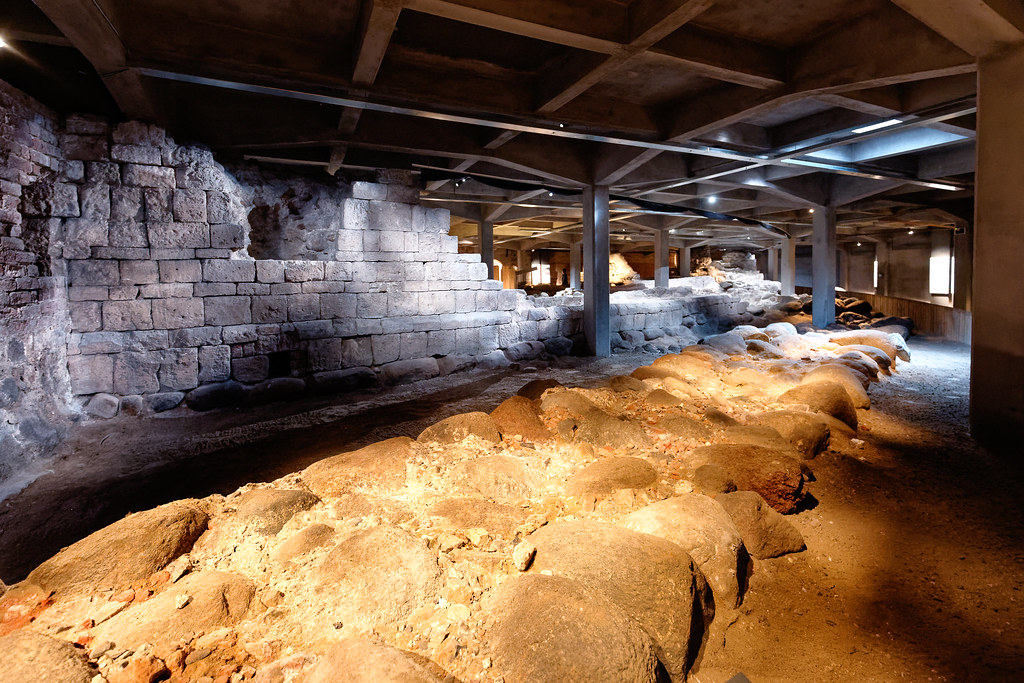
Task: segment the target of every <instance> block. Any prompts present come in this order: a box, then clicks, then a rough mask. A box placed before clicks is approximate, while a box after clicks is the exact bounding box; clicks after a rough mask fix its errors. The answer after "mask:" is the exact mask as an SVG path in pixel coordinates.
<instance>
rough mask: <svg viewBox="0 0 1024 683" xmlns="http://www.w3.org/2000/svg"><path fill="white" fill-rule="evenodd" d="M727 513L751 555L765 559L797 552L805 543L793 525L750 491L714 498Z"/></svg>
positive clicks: (804, 546)
mask: <svg viewBox="0 0 1024 683" xmlns="http://www.w3.org/2000/svg"><path fill="white" fill-rule="evenodd" d="M716 500H717V501H718V502H719V504H720V505H721V506H722V508H724V509H725V511H726V512H728V513H729V516H730V517H731V518H732V521H733V523H734V524H735V525H736V528H737V529H738V530H739V532H740V536H742V537H743V545H744V546H745V547H746V548H747V552H749V553H750V554H751V555H752V556H753V557H756V558H757V559H759V560H765V559H768V558H771V557H779V556H780V555H786V554H788V553H798V552H800V551H801V550H803V549H804V548H806V547H807V546H806V545H805V544H804V539H803V536H801V535H800V532H799V531H797V529H796V527H794V526H793V525H792V524H790V523H789V521H788V520H787V519H786V518H785V517H783V516H782V515H780V514H779V513H778V512H776V511H775V510H773V509H772V507H771V506H770V505H768V503H767V501H765V500H764V498H762V497H761V496H759V495H758V494H757V493H755V492H753V491H735V492H733V493H725V494H722V495H720V496H718V497H717V498H716Z"/></svg>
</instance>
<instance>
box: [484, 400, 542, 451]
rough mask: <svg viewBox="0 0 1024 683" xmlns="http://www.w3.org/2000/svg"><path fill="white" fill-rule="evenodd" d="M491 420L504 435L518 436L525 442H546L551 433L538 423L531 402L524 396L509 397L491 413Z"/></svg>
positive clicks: (538, 418)
mask: <svg viewBox="0 0 1024 683" xmlns="http://www.w3.org/2000/svg"><path fill="white" fill-rule="evenodd" d="M491 419H492V420H494V423H495V424H496V425H497V426H498V431H500V432H501V433H502V434H504V435H513V434H518V435H520V436H522V437H523V438H524V439H526V440H527V441H547V440H548V439H551V438H552V436H553V435H552V434H551V431H550V430H549V429H548V428H547V427H545V426H544V423H543V422H541V421H540V416H539V415H538V414H537V409H536V408H535V407H534V404H533V401H531V400H530V399H528V398H526V397H525V396H511V397H509V398H507V399H505V400H504V401H502V403H501V405H499V406H498V407H497V408H495V409H494V410H492V411H491Z"/></svg>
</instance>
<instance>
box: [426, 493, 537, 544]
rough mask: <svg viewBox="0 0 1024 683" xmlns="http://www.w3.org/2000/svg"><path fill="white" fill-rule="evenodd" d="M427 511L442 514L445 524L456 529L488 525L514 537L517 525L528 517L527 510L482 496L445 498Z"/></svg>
mask: <svg viewBox="0 0 1024 683" xmlns="http://www.w3.org/2000/svg"><path fill="white" fill-rule="evenodd" d="M427 514H428V515H429V516H430V517H440V518H441V519H442V520H443V521H444V524H445V525H446V526H449V527H451V528H454V529H459V530H461V531H465V530H466V529H486V530H487V532H488V533H491V534H496V535H500V536H503V537H504V538H512V537H513V536H514V535H515V529H516V527H518V526H519V525H520V524H522V523H523V522H525V521H526V513H525V512H523V510H522V509H520V508H514V507H512V506H511V505H502V504H501V503H492V502H490V501H487V500H480V499H479V498H446V499H445V500H442V501H440V502H439V503H436V504H435V505H434V506H433V507H431V508H430V510H429V511H428V513H427Z"/></svg>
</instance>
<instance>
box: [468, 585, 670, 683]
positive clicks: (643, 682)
mask: <svg viewBox="0 0 1024 683" xmlns="http://www.w3.org/2000/svg"><path fill="white" fill-rule="evenodd" d="M488 620H489V621H490V622H491V623H492V624H493V625H492V626H491V628H490V629H489V630H488V633H489V645H490V651H491V653H492V656H493V658H494V663H495V669H496V673H500V674H501V675H502V676H503V677H504V678H505V680H510V681H531V682H532V681H536V682H537V683H547V682H550V683H561V682H562V681H592V682H593V683H653V681H656V680H659V676H658V670H659V668H660V667H659V663H658V659H657V657H656V655H655V653H654V646H653V643H652V642H651V637H650V636H649V635H647V633H645V632H644V630H643V629H642V628H641V627H640V626H639V625H638V624H637V622H636V621H634V620H633V619H631V618H630V617H629V616H627V614H626V613H625V612H624V611H623V610H622V609H620V608H619V607H617V606H616V605H615V604H614V603H613V602H612V601H610V600H608V599H607V598H606V597H604V596H603V595H601V594H600V593H599V592H597V591H593V590H590V589H588V588H587V587H586V586H584V585H583V584H581V583H578V582H576V581H572V580H570V579H567V578H563V577H557V576H543V575H532V574H531V575H525V576H520V577H516V578H513V579H509V580H508V581H506V582H504V583H503V584H502V585H501V587H500V588H498V590H497V591H496V594H495V597H494V602H493V603H492V606H491V608H490V610H489V612H488Z"/></svg>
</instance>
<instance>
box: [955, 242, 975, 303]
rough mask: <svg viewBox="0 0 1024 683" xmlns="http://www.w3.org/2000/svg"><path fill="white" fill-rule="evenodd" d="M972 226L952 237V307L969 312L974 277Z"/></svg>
mask: <svg viewBox="0 0 1024 683" xmlns="http://www.w3.org/2000/svg"><path fill="white" fill-rule="evenodd" d="M973 241H974V226H968V228H967V230H966V231H964V232H962V233H960V234H959V235H953V307H954V308H960V309H962V310H965V311H969V310H971V284H972V283H971V279H972V277H973V275H974V248H973V246H974V245H973Z"/></svg>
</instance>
